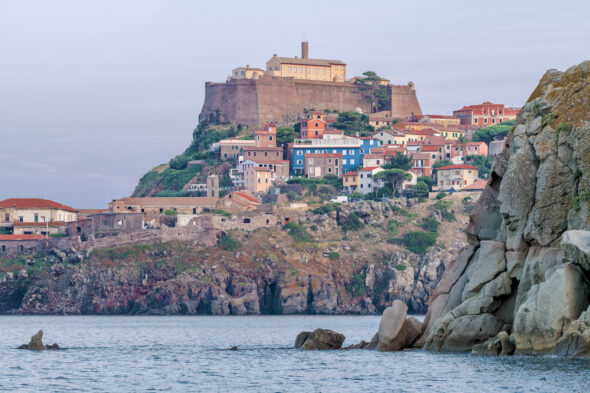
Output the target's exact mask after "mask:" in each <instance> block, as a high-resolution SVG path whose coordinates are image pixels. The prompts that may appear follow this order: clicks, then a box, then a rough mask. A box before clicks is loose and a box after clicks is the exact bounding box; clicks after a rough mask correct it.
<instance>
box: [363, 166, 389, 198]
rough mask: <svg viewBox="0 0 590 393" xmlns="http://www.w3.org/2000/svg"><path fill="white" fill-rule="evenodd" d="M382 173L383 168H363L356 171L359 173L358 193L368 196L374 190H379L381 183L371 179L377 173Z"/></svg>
mask: <svg viewBox="0 0 590 393" xmlns="http://www.w3.org/2000/svg"><path fill="white" fill-rule="evenodd" d="M381 171H383V168H380V167H368V168H363V169H360V170H359V171H358V173H359V188H358V191H359V192H361V193H362V194H369V193H371V192H373V191H374V190H375V189H376V188H380V187H382V186H383V181H382V180H378V181H376V180H375V179H373V176H375V175H376V174H377V173H379V172H381Z"/></svg>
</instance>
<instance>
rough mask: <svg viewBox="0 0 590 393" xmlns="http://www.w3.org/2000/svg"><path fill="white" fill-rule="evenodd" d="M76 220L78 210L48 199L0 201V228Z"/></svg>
mask: <svg viewBox="0 0 590 393" xmlns="http://www.w3.org/2000/svg"><path fill="white" fill-rule="evenodd" d="M77 219H78V210H76V209H74V208H72V207H70V206H66V205H63V204H61V203H58V202H54V201H51V200H49V199H42V198H10V199H5V200H3V201H0V226H4V227H12V226H13V223H14V222H21V223H22V222H25V223H29V222H30V223H43V222H56V221H58V222H68V221H76V220H77Z"/></svg>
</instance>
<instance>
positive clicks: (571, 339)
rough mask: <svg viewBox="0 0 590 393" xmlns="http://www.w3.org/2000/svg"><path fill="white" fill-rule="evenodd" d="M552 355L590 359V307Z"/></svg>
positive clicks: (560, 340)
mask: <svg viewBox="0 0 590 393" xmlns="http://www.w3.org/2000/svg"><path fill="white" fill-rule="evenodd" d="M550 353H551V354H552V355H558V356H569V357H584V358H590V307H589V308H588V309H587V310H586V311H584V312H583V313H582V315H580V318H578V319H576V320H575V321H574V322H572V323H571V324H570V326H569V327H568V328H567V330H566V331H565V333H564V334H563V336H561V338H560V339H559V341H558V342H557V345H556V346H555V348H553V349H552V350H551V352H550Z"/></svg>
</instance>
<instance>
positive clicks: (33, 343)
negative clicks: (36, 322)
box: [18, 330, 59, 351]
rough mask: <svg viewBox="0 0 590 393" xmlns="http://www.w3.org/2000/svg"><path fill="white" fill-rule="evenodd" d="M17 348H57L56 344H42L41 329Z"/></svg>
mask: <svg viewBox="0 0 590 393" xmlns="http://www.w3.org/2000/svg"><path fill="white" fill-rule="evenodd" d="M18 349H29V350H31V351H44V350H46V349H59V345H57V344H49V345H43V330H39V331H38V332H37V333H36V334H34V335H33V336H32V337H31V340H30V341H29V343H28V344H23V345H21V346H19V347H18Z"/></svg>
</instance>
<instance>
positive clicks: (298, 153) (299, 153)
mask: <svg viewBox="0 0 590 393" xmlns="http://www.w3.org/2000/svg"><path fill="white" fill-rule="evenodd" d="M307 152H308V153H309V150H308V151H307ZM297 155H298V156H301V155H303V152H302V151H301V150H297Z"/></svg>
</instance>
